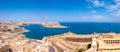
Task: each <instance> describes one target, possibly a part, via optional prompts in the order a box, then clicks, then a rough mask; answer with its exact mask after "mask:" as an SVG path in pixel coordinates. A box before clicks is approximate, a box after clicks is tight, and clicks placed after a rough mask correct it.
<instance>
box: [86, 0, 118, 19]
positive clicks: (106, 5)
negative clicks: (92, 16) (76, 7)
mask: <svg viewBox="0 0 120 52" xmlns="http://www.w3.org/2000/svg"><path fill="white" fill-rule="evenodd" d="M87 1H88V2H90V3H91V6H92V7H96V8H98V7H102V8H103V9H105V10H106V12H109V13H110V14H109V15H113V16H115V17H120V0H87Z"/></svg>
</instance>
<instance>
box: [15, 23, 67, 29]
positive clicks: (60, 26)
mask: <svg viewBox="0 0 120 52" xmlns="http://www.w3.org/2000/svg"><path fill="white" fill-rule="evenodd" d="M16 24H17V25H20V26H24V25H29V24H40V25H42V26H43V27H46V28H67V26H63V25H61V24H60V23H59V22H17V23H16Z"/></svg>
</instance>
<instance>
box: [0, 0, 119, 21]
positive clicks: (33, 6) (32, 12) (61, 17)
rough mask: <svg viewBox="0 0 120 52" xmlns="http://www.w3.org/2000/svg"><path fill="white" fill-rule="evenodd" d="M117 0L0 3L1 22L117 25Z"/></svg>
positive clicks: (6, 0)
mask: <svg viewBox="0 0 120 52" xmlns="http://www.w3.org/2000/svg"><path fill="white" fill-rule="evenodd" d="M119 19H120V0H0V21H57V22H120V20H119Z"/></svg>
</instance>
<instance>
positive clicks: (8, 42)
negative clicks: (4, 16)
mask: <svg viewBox="0 0 120 52" xmlns="http://www.w3.org/2000/svg"><path fill="white" fill-rule="evenodd" d="M19 24H20V23H19ZM47 24H48V23H47ZM50 24H51V23H50ZM27 25H29V24H28V23H27ZM49 28H50V27H49ZM51 28H52V27H51ZM28 31H29V30H27V29H25V28H21V27H20V26H19V25H18V24H16V23H15V24H13V23H5V22H0V52H120V45H119V44H120V34H116V33H113V32H111V33H93V34H75V33H72V32H66V33H63V34H58V35H54V36H46V37H44V38H43V39H42V40H36V39H30V38H27V37H25V35H24V34H23V33H24V32H28Z"/></svg>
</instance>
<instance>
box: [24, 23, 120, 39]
mask: <svg viewBox="0 0 120 52" xmlns="http://www.w3.org/2000/svg"><path fill="white" fill-rule="evenodd" d="M60 24H61V25H64V26H67V27H68V28H45V27H43V26H42V25H40V24H29V25H28V26H22V27H24V28H25V29H28V30H29V31H30V32H25V33H23V34H24V35H25V36H26V37H27V38H31V39H42V38H43V37H45V36H53V35H58V34H63V33H65V32H69V31H71V32H73V33H76V34H91V33H94V32H96V33H109V32H114V33H120V23H87V22H85V23H83V22H61V23H60Z"/></svg>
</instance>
